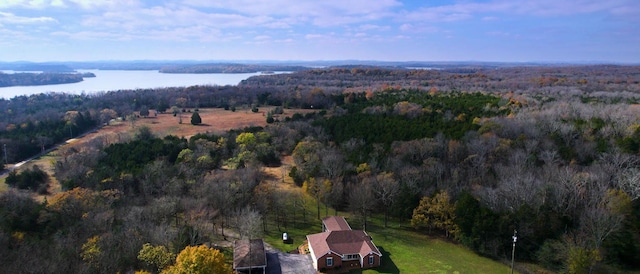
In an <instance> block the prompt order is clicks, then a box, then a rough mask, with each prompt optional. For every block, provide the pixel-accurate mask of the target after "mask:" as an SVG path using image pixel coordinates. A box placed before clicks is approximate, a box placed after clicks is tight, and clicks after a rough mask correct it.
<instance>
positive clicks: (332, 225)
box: [322, 216, 351, 231]
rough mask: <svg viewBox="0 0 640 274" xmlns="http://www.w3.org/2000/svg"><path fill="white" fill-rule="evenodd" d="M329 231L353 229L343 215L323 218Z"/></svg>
mask: <svg viewBox="0 0 640 274" xmlns="http://www.w3.org/2000/svg"><path fill="white" fill-rule="evenodd" d="M322 223H323V224H324V227H325V229H326V230H327V231H338V230H351V226H349V224H348V223H347V220H345V219H344V217H342V216H329V217H325V218H323V219H322Z"/></svg>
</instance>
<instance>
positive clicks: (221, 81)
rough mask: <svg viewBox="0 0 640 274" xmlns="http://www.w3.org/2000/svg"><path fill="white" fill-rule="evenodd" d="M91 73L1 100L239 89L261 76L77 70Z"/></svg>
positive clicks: (2, 93)
mask: <svg viewBox="0 0 640 274" xmlns="http://www.w3.org/2000/svg"><path fill="white" fill-rule="evenodd" d="M78 72H80V73H82V72H92V73H93V74H95V75H96V77H94V78H84V81H82V82H79V83H73V84H62V85H44V86H27V87H3V88H0V98H5V99H9V98H12V97H15V96H18V95H31V94H38V93H47V92H65V93H74V94H80V93H83V92H84V93H87V94H89V93H95V92H99V91H111V90H122V89H138V88H162V87H186V86H194V85H219V86H225V85H237V84H238V83H240V81H242V80H244V79H247V78H249V77H251V76H254V75H260V73H207V74H178V73H160V72H158V71H157V70H78Z"/></svg>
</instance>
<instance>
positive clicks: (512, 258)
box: [511, 229, 518, 274]
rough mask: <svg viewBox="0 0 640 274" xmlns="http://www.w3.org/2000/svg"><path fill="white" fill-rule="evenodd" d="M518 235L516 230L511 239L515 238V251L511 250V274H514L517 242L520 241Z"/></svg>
mask: <svg viewBox="0 0 640 274" xmlns="http://www.w3.org/2000/svg"><path fill="white" fill-rule="evenodd" d="M517 234H518V231H516V230H515V229H514V230H513V236H512V237H511V238H513V249H511V274H513V262H514V259H515V257H516V241H517V240H518V236H516V235H517Z"/></svg>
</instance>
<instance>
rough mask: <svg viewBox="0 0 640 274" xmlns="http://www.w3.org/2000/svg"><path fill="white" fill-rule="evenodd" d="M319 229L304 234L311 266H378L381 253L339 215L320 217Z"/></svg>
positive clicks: (361, 232) (365, 234)
mask: <svg viewBox="0 0 640 274" xmlns="http://www.w3.org/2000/svg"><path fill="white" fill-rule="evenodd" d="M322 231H323V232H321V233H316V234H311V235H307V241H308V243H309V252H310V253H311V259H312V260H313V266H314V267H315V268H316V270H318V271H325V270H333V269H344V270H349V269H354V268H372V267H377V266H380V258H381V257H382V253H380V250H378V248H377V247H376V245H375V244H374V243H373V240H372V239H371V237H370V236H369V235H368V234H367V233H366V232H365V231H363V230H353V229H351V227H350V226H349V223H347V221H346V220H345V219H344V217H340V216H329V217H326V218H324V219H322Z"/></svg>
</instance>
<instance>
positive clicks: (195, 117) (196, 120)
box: [191, 111, 202, 125]
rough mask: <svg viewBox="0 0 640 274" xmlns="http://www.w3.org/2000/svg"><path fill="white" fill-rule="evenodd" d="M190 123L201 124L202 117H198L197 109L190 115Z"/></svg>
mask: <svg viewBox="0 0 640 274" xmlns="http://www.w3.org/2000/svg"><path fill="white" fill-rule="evenodd" d="M191 124H192V125H199V124H202V118H200V114H198V112H197V111H194V112H193V114H192V115H191Z"/></svg>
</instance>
